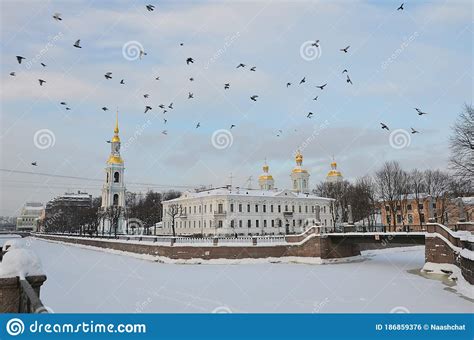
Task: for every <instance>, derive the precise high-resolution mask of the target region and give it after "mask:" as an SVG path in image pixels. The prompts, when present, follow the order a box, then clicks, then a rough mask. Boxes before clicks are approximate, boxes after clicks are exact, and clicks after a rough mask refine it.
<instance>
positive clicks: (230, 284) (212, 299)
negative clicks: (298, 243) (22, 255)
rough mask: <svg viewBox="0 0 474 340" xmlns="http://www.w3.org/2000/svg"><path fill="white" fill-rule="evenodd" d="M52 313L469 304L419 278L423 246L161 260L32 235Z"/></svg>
mask: <svg viewBox="0 0 474 340" xmlns="http://www.w3.org/2000/svg"><path fill="white" fill-rule="evenodd" d="M29 241H30V242H28V244H29V247H30V248H31V250H33V251H34V252H36V254H37V255H38V256H39V257H40V259H41V261H42V264H43V269H44V271H45V272H46V275H47V276H48V280H47V281H46V282H45V284H44V286H43V288H42V290H41V299H42V301H43V302H44V304H45V305H46V306H48V307H49V308H51V309H52V310H53V311H55V312H92V313H94V312H98V313H101V312H112V313H126V312H128V313H135V312H137V313H154V312H161V313H164V312H169V313H185V312H186V313H193V312H198V313H209V312H223V313H225V312H234V313H248V312H250V313H253V312H270V313H273V312H275V313H283V312H289V313H342V312H348V313H359V312H360V313H362V312H366V313H368V312H382V313H388V312H391V311H393V312H407V311H409V312H412V313H415V312H420V313H422V312H428V313H435V312H447V313H468V312H472V311H473V310H474V304H473V302H472V301H470V300H468V299H466V298H464V297H462V296H460V295H459V294H457V293H455V292H453V291H452V289H451V288H449V287H448V286H447V285H446V284H444V283H443V282H441V280H438V279H428V278H425V277H423V276H421V275H419V274H418V273H419V269H421V268H422V267H423V264H424V247H423V246H419V247H411V248H405V249H403V248H400V249H385V250H382V251H370V252H366V253H364V255H363V260H362V261H357V262H352V263H341V264H327V265H317V264H315V265H308V264H272V263H265V264H239V265H235V264H234V265H224V264H212V265H209V264H201V265H182V264H163V263H157V262H152V261H148V260H143V259H138V258H133V257H130V256H125V255H117V254H111V253H107V252H103V251H99V250H97V251H96V250H91V249H84V248H80V247H76V246H73V245H67V244H61V243H54V242H47V241H44V240H38V239H32V240H29Z"/></svg>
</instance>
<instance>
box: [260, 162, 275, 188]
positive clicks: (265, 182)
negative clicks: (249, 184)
mask: <svg viewBox="0 0 474 340" xmlns="http://www.w3.org/2000/svg"><path fill="white" fill-rule="evenodd" d="M262 169H263V174H262V175H260V176H259V177H258V184H259V185H260V189H261V190H273V189H274V188H275V181H274V180H273V176H272V175H270V174H269V173H268V170H269V169H270V168H269V166H268V165H267V162H266V161H265V163H264V164H263V167H262Z"/></svg>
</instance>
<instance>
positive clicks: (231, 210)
mask: <svg viewBox="0 0 474 340" xmlns="http://www.w3.org/2000/svg"><path fill="white" fill-rule="evenodd" d="M230 212H234V203H231V204H230Z"/></svg>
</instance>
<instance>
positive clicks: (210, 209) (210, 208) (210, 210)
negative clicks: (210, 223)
mask: <svg viewBox="0 0 474 340" xmlns="http://www.w3.org/2000/svg"><path fill="white" fill-rule="evenodd" d="M209 212H210V213H211V212H212V204H209Z"/></svg>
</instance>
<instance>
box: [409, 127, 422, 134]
mask: <svg viewBox="0 0 474 340" xmlns="http://www.w3.org/2000/svg"><path fill="white" fill-rule="evenodd" d="M410 129H411V133H413V134H415V133H420V132H418V131H416V130H415V129H414V128H410Z"/></svg>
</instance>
